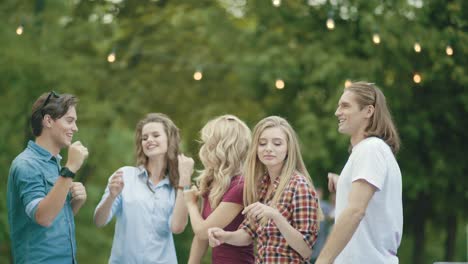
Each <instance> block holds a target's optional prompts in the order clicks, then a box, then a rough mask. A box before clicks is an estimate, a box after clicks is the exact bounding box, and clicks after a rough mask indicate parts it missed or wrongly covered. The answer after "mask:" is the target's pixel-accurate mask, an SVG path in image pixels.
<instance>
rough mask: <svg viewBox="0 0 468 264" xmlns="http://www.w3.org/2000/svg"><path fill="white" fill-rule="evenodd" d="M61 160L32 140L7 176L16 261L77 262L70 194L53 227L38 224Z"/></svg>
mask: <svg viewBox="0 0 468 264" xmlns="http://www.w3.org/2000/svg"><path fill="white" fill-rule="evenodd" d="M61 159H62V157H61V156H60V155H57V156H56V157H54V156H52V154H51V153H50V152H48V151H47V150H46V149H44V148H42V147H41V146H39V145H37V144H36V143H35V142H33V141H29V142H28V146H27V147H26V149H25V150H24V151H23V152H22V153H21V154H19V155H18V156H17V157H16V158H15V160H13V162H12V164H11V167H10V174H9V176H8V187H7V207H8V221H9V224H10V238H11V242H12V253H13V262H14V263H16V264H21V263H28V264H29V263H51V264H54V263H67V264H69V263H76V240H75V222H74V218H73V210H72V208H71V203H70V200H71V197H70V194H68V196H67V198H66V201H65V204H64V206H63V208H62V210H60V212H59V214H58V215H57V217H55V219H54V221H53V222H52V225H51V226H49V227H43V226H41V225H39V224H38V223H37V222H36V218H35V214H36V210H37V207H38V204H39V202H40V201H41V200H42V199H44V198H45V196H46V195H47V194H48V193H49V192H50V190H51V189H52V187H53V186H54V184H55V181H56V180H57V178H58V177H59V171H60V160H61Z"/></svg>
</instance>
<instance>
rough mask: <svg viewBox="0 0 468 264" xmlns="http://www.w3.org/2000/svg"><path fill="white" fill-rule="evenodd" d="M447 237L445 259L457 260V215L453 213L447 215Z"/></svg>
mask: <svg viewBox="0 0 468 264" xmlns="http://www.w3.org/2000/svg"><path fill="white" fill-rule="evenodd" d="M445 231H446V232H447V239H446V240H445V257H444V260H445V261H454V260H455V242H456V241H457V216H456V215H455V214H454V213H451V214H449V215H448V216H447V222H446V226H445Z"/></svg>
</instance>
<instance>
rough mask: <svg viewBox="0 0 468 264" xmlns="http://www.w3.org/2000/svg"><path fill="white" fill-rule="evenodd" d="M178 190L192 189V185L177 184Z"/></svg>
mask: <svg viewBox="0 0 468 264" xmlns="http://www.w3.org/2000/svg"><path fill="white" fill-rule="evenodd" d="M177 190H181V191H188V190H190V185H187V186H177Z"/></svg>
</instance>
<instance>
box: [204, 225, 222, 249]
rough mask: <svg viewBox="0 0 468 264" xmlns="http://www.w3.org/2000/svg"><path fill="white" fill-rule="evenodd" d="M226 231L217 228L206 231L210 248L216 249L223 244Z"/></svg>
mask: <svg viewBox="0 0 468 264" xmlns="http://www.w3.org/2000/svg"><path fill="white" fill-rule="evenodd" d="M225 236H226V231H224V230H223V229H221V228H219V227H212V228H209V229H208V243H209V244H210V247H217V246H219V245H221V244H223V243H224V242H225V240H224V239H225Z"/></svg>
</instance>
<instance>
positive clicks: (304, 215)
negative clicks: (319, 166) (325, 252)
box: [292, 182, 319, 249]
mask: <svg viewBox="0 0 468 264" xmlns="http://www.w3.org/2000/svg"><path fill="white" fill-rule="evenodd" d="M292 210H293V214H292V218H293V219H292V223H293V225H294V228H295V229H296V230H297V231H299V232H300V233H301V234H302V236H303V239H304V241H305V242H306V244H307V246H308V247H309V248H310V249H312V247H313V246H314V244H315V240H316V239H317V234H318V229H319V223H318V199H317V197H316V194H315V192H314V191H313V189H312V188H310V187H309V185H308V184H307V183H306V182H299V183H298V184H297V186H296V188H295V191H294V194H293V198H292Z"/></svg>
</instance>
